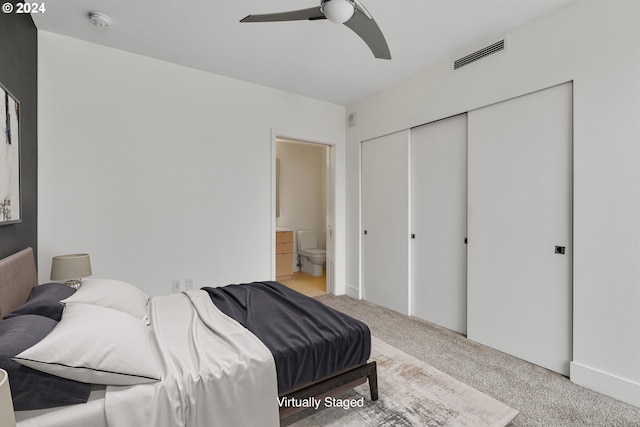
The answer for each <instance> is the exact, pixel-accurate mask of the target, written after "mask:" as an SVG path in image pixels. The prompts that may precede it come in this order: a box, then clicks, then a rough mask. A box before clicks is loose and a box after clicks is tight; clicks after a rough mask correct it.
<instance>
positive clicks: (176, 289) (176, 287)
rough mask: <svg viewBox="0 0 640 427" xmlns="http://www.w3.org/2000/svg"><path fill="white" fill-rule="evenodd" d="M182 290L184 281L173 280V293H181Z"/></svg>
mask: <svg viewBox="0 0 640 427" xmlns="http://www.w3.org/2000/svg"><path fill="white" fill-rule="evenodd" d="M181 290H182V280H180V279H173V284H172V285H171V291H172V292H180V291H181Z"/></svg>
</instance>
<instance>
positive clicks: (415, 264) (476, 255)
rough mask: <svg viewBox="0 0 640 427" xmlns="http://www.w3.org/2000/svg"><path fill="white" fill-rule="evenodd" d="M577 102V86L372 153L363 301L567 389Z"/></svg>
mask: <svg viewBox="0 0 640 427" xmlns="http://www.w3.org/2000/svg"><path fill="white" fill-rule="evenodd" d="M572 98H573V92H572V84H571V83H566V84H562V85H558V86H555V87H552V88H549V89H544V90H541V91H538V92H534V93H530V94H527V95H523V96H520V97H517V98H513V99H509V100H506V101H503V102H500V103H496V104H493V105H490V106H486V107H483V108H479V109H476V110H473V111H470V112H468V113H467V114H463V115H460V116H455V117H451V118H448V119H444V120H440V121H437V122H433V123H429V124H427V125H424V126H420V127H417V128H414V129H411V130H406V131H402V132H398V133H395V134H392V135H387V136H384V137H381V138H376V139H373V140H369V141H365V142H363V143H362V146H361V150H362V151H361V155H362V157H361V161H362V164H361V166H362V169H361V172H362V176H361V179H362V181H361V184H362V187H361V191H362V192H361V196H362V200H361V209H362V210H361V215H362V217H361V218H362V223H361V224H362V230H361V232H362V236H361V242H362V252H361V253H362V263H361V266H362V276H361V277H362V289H363V297H364V299H366V300H369V301H372V302H374V303H376V304H380V305H383V306H386V307H389V308H391V309H394V310H396V311H399V312H401V313H407V312H408V313H409V314H411V315H415V316H417V317H420V318H422V319H425V320H428V321H430V322H433V323H436V324H438V325H441V326H444V327H447V328H449V329H452V330H455V331H458V332H461V333H463V334H467V336H468V338H469V339H472V340H474V341H477V342H480V343H483V344H486V345H488V346H491V347H493V348H496V349H498V350H501V351H504V352H506V353H510V354H512V355H515V356H517V357H520V358H522V359H525V360H528V361H530V362H532V363H535V364H538V365H540V366H543V367H545V368H548V369H551V370H554V371H556V372H560V373H562V374H564V375H568V373H569V362H570V361H571V358H572V248H571V245H572V233H571V231H572V218H573V214H572V198H573V196H572V188H573V181H572V176H573V170H572V158H573V152H572V150H573V136H572V129H573V112H572Z"/></svg>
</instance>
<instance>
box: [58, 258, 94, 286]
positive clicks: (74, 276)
mask: <svg viewBox="0 0 640 427" xmlns="http://www.w3.org/2000/svg"><path fill="white" fill-rule="evenodd" d="M87 276H91V260H90V259H89V255H88V254H69V255H59V256H54V257H53V261H52V262H51V280H58V281H64V282H65V284H66V285H67V286H71V287H72V288H74V289H78V288H79V287H80V284H81V281H82V278H83V277H87Z"/></svg>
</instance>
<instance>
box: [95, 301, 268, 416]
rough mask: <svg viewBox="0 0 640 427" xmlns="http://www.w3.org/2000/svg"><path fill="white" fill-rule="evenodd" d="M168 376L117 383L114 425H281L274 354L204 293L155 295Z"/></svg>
mask: <svg viewBox="0 0 640 427" xmlns="http://www.w3.org/2000/svg"><path fill="white" fill-rule="evenodd" d="M149 319H150V321H151V329H152V331H153V334H154V339H155V342H156V344H157V349H158V354H159V362H160V365H161V366H162V381H160V382H155V383H150V384H140V385H135V386H126V387H122V386H109V387H107V393H106V396H105V418H106V420H107V425H109V426H136V427H137V426H154V427H181V426H192V427H196V426H198V427H199V426H202V427H205V426H206V427H209V426H211V427H215V426H221V427H227V426H234V427H236V426H237V427H240V426H278V425H279V414H278V406H277V404H276V402H277V390H278V387H277V380H276V369H275V363H274V360H273V356H272V355H271V353H270V352H269V350H268V349H267V348H266V347H265V346H264V344H262V342H261V341H260V340H259V339H258V338H256V337H255V336H254V335H253V334H252V333H251V332H249V331H248V330H246V329H245V328H244V327H242V326H241V325H240V324H238V323H237V322H236V321H235V320H233V319H231V318H229V317H227V316H226V315H225V314H223V313H222V312H221V311H219V310H218V309H217V308H216V307H215V306H214V305H213V304H212V303H211V299H210V298H209V295H208V294H207V293H206V292H204V291H187V292H185V293H183V294H177V295H170V296H164V297H154V298H152V299H151V302H150V311H149Z"/></svg>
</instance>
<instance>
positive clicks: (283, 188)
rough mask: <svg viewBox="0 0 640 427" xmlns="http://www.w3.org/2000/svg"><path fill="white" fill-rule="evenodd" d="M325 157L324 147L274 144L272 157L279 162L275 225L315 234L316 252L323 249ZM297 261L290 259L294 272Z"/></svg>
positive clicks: (288, 143)
mask: <svg viewBox="0 0 640 427" xmlns="http://www.w3.org/2000/svg"><path fill="white" fill-rule="evenodd" d="M326 155H327V147H326V146H323V145H319V144H300V143H292V142H282V141H278V142H277V149H276V156H277V158H279V159H280V216H279V217H278V218H276V225H277V226H278V227H282V228H288V229H291V230H294V231H297V230H310V231H314V232H316V235H317V239H318V245H317V246H316V247H318V248H320V249H325V247H326V244H325V228H326V217H327V207H326V204H325V196H326V169H327V161H326ZM294 239H295V237H294ZM295 243H297V242H294V244H295ZM296 250H297V249H296ZM297 262H298V261H297V257H296V256H294V261H293V263H294V271H299V270H300V268H299V267H296V266H295V264H297Z"/></svg>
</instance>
